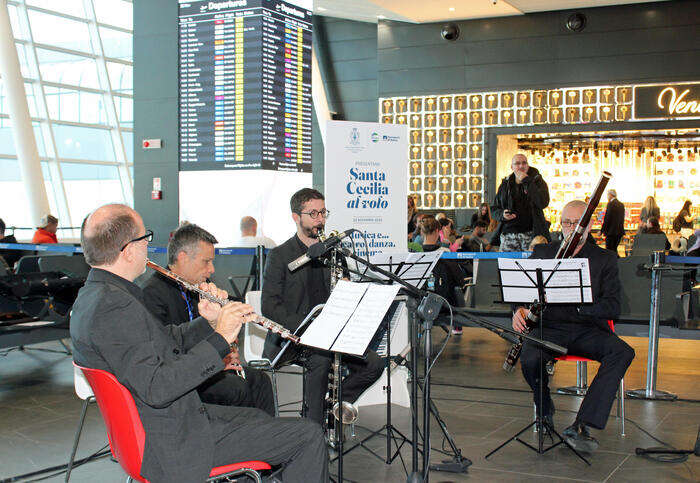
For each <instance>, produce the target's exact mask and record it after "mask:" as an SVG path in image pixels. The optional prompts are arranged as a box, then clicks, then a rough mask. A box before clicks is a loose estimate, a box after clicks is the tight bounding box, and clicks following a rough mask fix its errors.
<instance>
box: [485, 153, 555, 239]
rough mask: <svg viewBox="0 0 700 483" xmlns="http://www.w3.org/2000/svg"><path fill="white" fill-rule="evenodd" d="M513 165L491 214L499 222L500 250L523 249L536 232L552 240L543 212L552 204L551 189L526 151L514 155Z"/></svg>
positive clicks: (499, 191)
mask: <svg viewBox="0 0 700 483" xmlns="http://www.w3.org/2000/svg"><path fill="white" fill-rule="evenodd" d="M510 167H511V169H512V170H513V173H512V174H511V175H510V176H508V177H506V178H503V181H501V185H500V186H499V187H498V191H497V192H496V198H495V199H494V204H493V206H492V207H491V213H492V214H493V217H494V218H495V219H496V220H498V221H499V222H500V224H499V226H498V230H497V233H498V234H499V235H500V244H501V251H502V252H517V251H521V252H524V251H527V250H528V249H529V246H530V242H531V241H532V239H533V238H534V237H536V236H537V235H542V236H543V237H545V238H546V239H547V240H548V241H549V240H550V238H549V224H548V223H547V220H545V218H544V211H543V210H544V209H545V208H546V207H547V205H549V188H547V183H545V181H544V179H542V176H541V175H540V172H539V171H538V170H537V169H536V168H533V167H532V166H530V165H529V164H528V162H527V157H526V156H525V155H524V154H516V155H515V156H513V160H512V161H511V164H510Z"/></svg>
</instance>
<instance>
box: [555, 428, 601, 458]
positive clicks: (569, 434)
mask: <svg viewBox="0 0 700 483" xmlns="http://www.w3.org/2000/svg"><path fill="white" fill-rule="evenodd" d="M561 435H562V436H563V437H564V441H566V442H567V443H569V444H570V445H571V446H572V447H573V448H574V449H575V450H576V451H580V452H581V453H593V452H594V451H595V450H597V449H598V440H596V439H595V438H594V437H593V436H591V433H590V432H589V431H588V426H586V425H585V424H583V423H582V422H580V421H574V424H572V425H571V426H569V427H568V428H566V429H565V430H564V432H563V433H561Z"/></svg>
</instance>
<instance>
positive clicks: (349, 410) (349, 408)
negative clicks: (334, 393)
mask: <svg viewBox="0 0 700 483" xmlns="http://www.w3.org/2000/svg"><path fill="white" fill-rule="evenodd" d="M339 406H340V405H339V404H338V403H335V404H334V405H333V411H332V413H333V416H334V417H335V419H337V420H340V414H339V413H340V411H339ZM359 414H360V413H359V411H358V410H357V408H356V407H355V405H354V404H352V403H349V402H347V401H343V424H352V423H354V422H355V421H357V416H358V415H359Z"/></svg>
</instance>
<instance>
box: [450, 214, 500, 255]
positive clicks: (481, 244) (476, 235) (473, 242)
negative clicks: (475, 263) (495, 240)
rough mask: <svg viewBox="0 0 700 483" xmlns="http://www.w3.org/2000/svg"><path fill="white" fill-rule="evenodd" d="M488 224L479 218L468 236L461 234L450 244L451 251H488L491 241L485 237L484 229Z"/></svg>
mask: <svg viewBox="0 0 700 483" xmlns="http://www.w3.org/2000/svg"><path fill="white" fill-rule="evenodd" d="M487 228H488V225H487V224H486V222H485V221H482V220H479V221H477V222H475V223H474V230H473V231H472V234H471V235H470V236H461V237H459V238H458V239H457V241H456V242H454V243H453V244H452V245H451V246H450V250H451V251H453V252H488V251H490V250H491V243H490V242H489V241H488V240H487V239H486V229H487Z"/></svg>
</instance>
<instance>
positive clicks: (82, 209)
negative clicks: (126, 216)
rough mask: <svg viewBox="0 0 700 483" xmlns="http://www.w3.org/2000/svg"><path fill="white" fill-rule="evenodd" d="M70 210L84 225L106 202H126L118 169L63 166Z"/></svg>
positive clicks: (77, 165) (62, 171)
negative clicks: (87, 218) (93, 211)
mask: <svg viewBox="0 0 700 483" xmlns="http://www.w3.org/2000/svg"><path fill="white" fill-rule="evenodd" d="M61 174H62V175H63V187H64V188H65V191H66V198H67V200H66V201H67V202H68V210H69V211H70V216H71V219H72V220H73V222H74V223H76V224H80V223H81V222H82V220H83V219H84V218H85V217H86V216H87V215H88V213H90V212H91V211H92V210H94V209H95V208H97V207H98V206H100V205H104V204H106V203H124V195H123V193H122V185H121V181H120V180H119V173H118V171H117V167H116V166H103V165H95V164H82V163H80V164H78V163H61Z"/></svg>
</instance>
